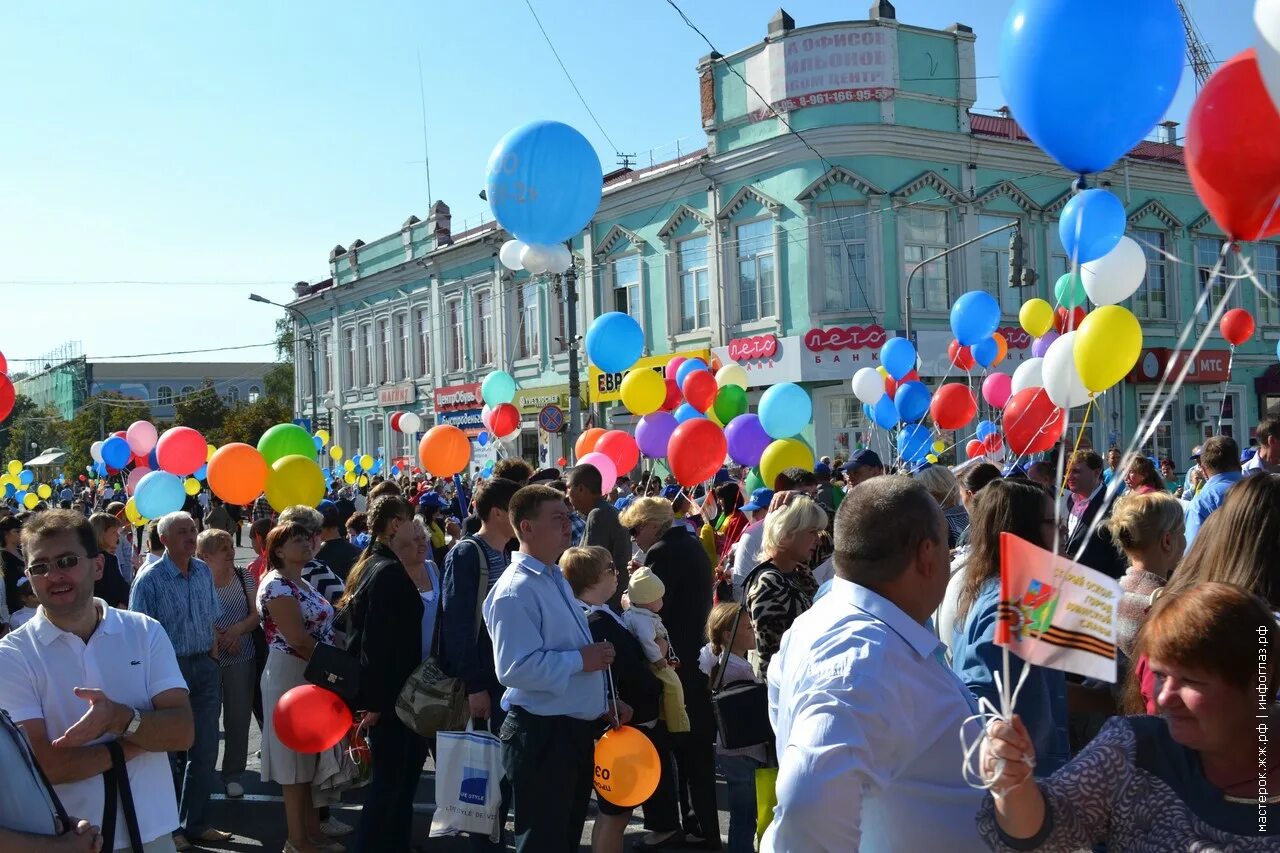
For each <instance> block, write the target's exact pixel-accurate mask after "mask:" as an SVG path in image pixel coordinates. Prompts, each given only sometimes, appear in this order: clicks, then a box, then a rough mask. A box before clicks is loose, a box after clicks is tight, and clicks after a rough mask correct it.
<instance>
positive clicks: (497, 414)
mask: <svg viewBox="0 0 1280 853" xmlns="http://www.w3.org/2000/svg"><path fill="white" fill-rule="evenodd" d="M518 429H520V410H519V409H517V408H516V407H515V406H513V405H511V404H510V403H499V404H498V405H496V406H494V407H493V413H492V414H491V415H489V432H491V433H493V434H494V435H495V436H496V437H498V438H504V437H506V436H508V435H511V433H513V432H515V431H516V430H518Z"/></svg>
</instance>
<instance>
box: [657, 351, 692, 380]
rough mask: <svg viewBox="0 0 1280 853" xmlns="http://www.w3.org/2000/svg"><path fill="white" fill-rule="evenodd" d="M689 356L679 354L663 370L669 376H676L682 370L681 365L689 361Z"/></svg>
mask: <svg viewBox="0 0 1280 853" xmlns="http://www.w3.org/2000/svg"><path fill="white" fill-rule="evenodd" d="M688 360H689V359H688V357H687V356H683V355H677V356H674V357H673V358H672V359H671V360H670V361H668V362H667V367H666V370H665V371H663V372H664V373H665V374H666V376H667V377H669V378H670V377H674V376H676V375H677V374H678V373H679V372H680V365H682V364H684V363H685V362H686V361H688Z"/></svg>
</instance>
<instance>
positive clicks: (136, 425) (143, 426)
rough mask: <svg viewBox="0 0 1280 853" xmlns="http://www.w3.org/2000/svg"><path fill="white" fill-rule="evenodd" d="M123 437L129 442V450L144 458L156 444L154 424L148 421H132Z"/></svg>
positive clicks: (156, 436)
mask: <svg viewBox="0 0 1280 853" xmlns="http://www.w3.org/2000/svg"><path fill="white" fill-rule="evenodd" d="M124 438H125V441H127V442H129V450H130V451H131V452H132V453H133V455H134V456H141V457H143V458H144V459H145V458H146V456H147V454H148V453H150V452H151V451H152V450H154V449H155V446H156V439H157V438H158V434H157V433H156V425H155V424H153V423H151V422H150V421H134V422H133V423H132V424H130V425H129V429H127V430H126V431H125V434H124Z"/></svg>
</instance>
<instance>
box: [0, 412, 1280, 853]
mask: <svg viewBox="0 0 1280 853" xmlns="http://www.w3.org/2000/svg"><path fill="white" fill-rule="evenodd" d="M1256 434H1257V439H1258V444H1257V447H1256V449H1254V450H1253V453H1252V454H1251V455H1249V456H1247V458H1245V459H1243V460H1242V458H1241V452H1240V448H1239V447H1238V446H1237V444H1236V442H1235V441H1234V440H1233V439H1232V438H1231V437H1228V436H1215V437H1213V438H1210V439H1208V440H1207V441H1206V442H1205V443H1204V444H1203V446H1201V447H1199V448H1197V449H1196V455H1195V458H1194V460H1193V467H1192V471H1193V472H1196V473H1194V474H1192V473H1189V474H1188V476H1187V477H1186V479H1185V482H1183V483H1177V482H1175V478H1174V477H1173V476H1172V474H1173V466H1172V463H1171V462H1169V460H1152V459H1147V458H1143V457H1134V458H1130V459H1124V458H1122V454H1121V453H1120V452H1119V450H1118V449H1113V451H1112V452H1109V453H1108V454H1107V458H1106V459H1104V458H1103V457H1102V456H1101V455H1099V454H1098V453H1096V452H1095V451H1093V450H1092V449H1089V448H1087V447H1086V448H1078V447H1077V448H1072V447H1065V446H1064V447H1061V448H1059V449H1057V450H1055V451H1054V452H1052V453H1050V454H1048V455H1047V456H1046V458H1044V459H1040V460H1036V461H1034V462H1031V463H1029V464H1027V465H1026V466H1025V467H1023V466H1017V465H1014V466H1010V467H1009V468H1008V469H1006V470H1001V469H1000V468H998V467H996V466H995V465H992V464H990V463H988V462H982V461H979V462H975V463H971V464H967V465H964V466H959V467H958V468H956V469H951V468H948V467H946V466H943V465H933V466H926V467H924V468H923V469H920V470H916V471H912V472H900V471H895V470H893V469H892V467H889V466H886V465H885V464H883V462H882V460H881V459H880V458H879V457H878V456H877V455H876V454H875V453H874V452H873V451H870V450H865V449H864V450H859V451H857V452H856V453H854V454H853V455H852V457H851V458H849V459H848V460H843V459H836V460H834V461H833V460H829V459H825V458H824V459H823V460H822V461H821V462H819V463H818V464H817V465H816V466H814V469H813V470H804V469H798V468H792V469H788V470H786V471H784V472H783V473H781V474H780V475H779V476H777V477H776V478H775V482H773V483H769V484H767V485H766V486H763V487H756V488H754V489H752V490H750V491H749V492H748V491H747V489H746V488H745V486H744V482H745V476H746V474H747V472H745V471H741V470H733V469H729V468H726V469H722V470H721V471H720V472H719V473H718V474H717V475H716V477H715V478H714V481H713V482H712V483H710V484H709V485H708V486H707V487H706V488H705V489H704V488H698V489H694V490H686V489H682V488H680V487H679V486H678V485H676V484H675V483H674V482H673V481H671V480H670V479H669V478H668V479H665V480H664V479H662V478H660V477H658V476H655V475H652V474H641V475H640V476H638V477H637V479H636V480H635V481H634V482H633V481H632V480H630V479H629V478H627V477H625V476H624V477H621V478H619V481H618V484H617V485H616V486H615V487H614V489H612V490H610V492H609V493H606V492H605V490H604V488H603V482H602V479H601V475H600V472H599V471H598V470H597V469H596V468H594V467H591V466H577V467H574V468H570V469H568V470H565V471H562V470H559V469H555V468H547V469H542V470H538V471H535V470H533V469H532V467H531V466H529V465H528V464H527V463H525V462H523V461H521V460H518V459H504V460H502V461H500V462H499V463H498V464H497V465H496V466H495V467H494V469H493V471H492V475H491V476H489V477H487V478H482V477H475V478H473V479H472V481H471V482H469V483H464V482H463V481H462V480H461V479H457V480H433V479H431V478H429V477H427V476H424V475H421V474H419V475H409V474H406V475H403V476H399V477H394V478H390V479H382V478H377V477H375V478H374V479H373V481H372V482H371V483H369V485H368V486H367V487H365V488H360V489H352V488H350V487H348V486H345V485H343V484H341V483H334V484H333V489H332V490H331V491H330V493H329V494H328V495H327V497H326V500H325V501H323V502H322V503H321V504H320V506H319V507H318V508H313V507H303V506H295V507H288V508H286V509H284V510H283V511H281V512H279V513H277V512H275V511H274V510H273V509H272V507H271V506H270V504H269V503H268V502H267V501H266V499H265V496H264V497H263V498H260V499H259V500H258V501H257V502H255V503H254V504H253V505H252V506H248V507H230V506H226V505H223V504H222V502H220V501H218V500H217V498H211V497H210V496H208V495H202V496H196V497H194V498H193V499H192V502H191V504H190V506H189V507H188V508H187V509H185V510H184V511H182V512H176V513H172V514H170V515H167V516H165V517H164V518H161V519H158V520H156V521H155V522H152V523H150V524H149V525H147V527H146V528H145V529H141V530H137V529H135V528H134V527H133V526H132V525H131V524H129V522H128V521H127V520H125V516H124V506H123V504H120V503H117V502H113V501H112V498H114V497H116V496H114V495H112V494H108V493H106V492H105V490H100V489H98V488H97V487H87V488H84V489H83V490H82V491H81V492H80V493H78V494H76V493H73V494H72V495H71V496H70V498H69V499H64V500H63V501H62V503H63V504H65V505H64V506H59V507H56V508H55V507H41V508H38V509H37V510H35V511H32V512H25V513H13V512H7V511H6V512H0V515H3V517H0V540H2V541H0V547H2V550H0V556H2V558H3V566H2V570H3V576H4V585H3V598H0V623H3V625H4V629H5V630H6V631H7V633H6V635H5V636H4V638H3V639H0V709H3V711H4V712H5V713H4V714H3V715H0V726H2V727H3V728H5V730H6V732H7V736H5V737H0V752H2V753H3V754H4V758H3V759H0V760H5V761H6V762H7V763H6V764H5V765H4V766H5V767H6V768H7V769H8V770H9V772H10V778H11V780H16V783H15V784H9V785H6V786H4V792H3V793H0V849H3V850H5V851H11V850H12V851H26V850H40V851H45V850H97V849H101V847H103V846H104V845H105V846H106V847H108V848H114V849H117V850H126V849H131V850H134V851H146V853H160V851H172V850H179V851H185V850H189V849H193V848H195V847H198V846H200V845H202V844H221V843H225V842H227V841H229V840H232V834H231V832H229V831H226V830H225V829H222V828H219V827H215V826H213V825H211V823H210V820H209V808H208V806H209V802H210V798H211V795H212V794H213V793H214V792H216V791H217V792H221V793H223V794H224V795H225V796H226V797H227V798H228V799H229V800H232V801H234V800H236V799H238V798H241V797H243V796H244V794H245V790H244V786H243V776H244V773H245V772H246V766H247V759H248V750H249V736H250V732H251V728H250V727H251V720H256V721H257V726H258V727H259V729H260V731H261V734H262V737H261V744H262V748H261V754H260V761H261V773H260V775H261V778H262V780H263V781H266V782H271V783H276V784H279V785H280V787H281V790H282V792H283V805H284V808H283V815H282V817H283V823H284V826H285V828H286V834H287V841H286V843H285V847H284V850H285V851H286V853H336V851H341V850H344V849H350V850H355V851H362V852H363V853H381V851H408V850H413V849H423V848H425V849H429V848H430V846H431V843H430V841H429V840H427V839H425V838H415V837H413V832H412V827H413V823H412V818H413V805H414V795H415V792H416V789H417V786H418V782H419V779H420V777H421V775H422V773H423V769H424V767H425V766H426V762H427V759H428V758H429V757H431V756H433V755H434V753H435V742H434V739H433V738H430V737H424V736H423V735H420V734H419V733H418V732H417V731H415V729H414V728H412V727H410V726H408V725H406V723H405V722H404V721H403V720H402V719H401V717H400V715H398V714H397V713H396V709H395V708H396V702H397V697H398V696H399V695H400V693H401V691H402V688H403V687H404V685H405V683H406V681H407V680H408V679H409V678H410V677H411V675H412V674H413V673H414V672H415V670H417V669H418V668H419V666H420V665H421V664H423V662H424V661H425V660H427V659H428V658H430V657H434V658H435V659H437V660H438V661H439V662H440V665H441V667H442V669H443V670H444V671H446V672H447V673H448V674H449V675H450V676H453V677H456V678H457V679H459V680H460V681H461V683H462V685H463V687H464V690H465V693H466V705H467V708H466V713H467V715H468V716H469V717H470V718H471V720H472V723H473V724H474V726H475V727H476V728H477V729H479V730H488V731H490V732H492V733H493V734H495V735H496V736H497V737H498V739H499V740H500V742H501V745H502V766H503V771H504V774H503V778H502V780H501V783H500V786H499V790H500V797H501V810H500V814H499V821H498V823H499V827H500V831H499V833H498V834H497V836H496V840H495V839H494V837H490V836H480V835H476V836H473V837H472V838H471V839H470V842H469V843H470V844H471V845H472V846H473V847H474V848H475V849H480V850H500V849H505V844H506V843H507V842H508V841H512V842H514V844H515V847H516V849H517V850H521V851H565V850H575V849H577V847H578V844H579V839H580V837H581V835H582V832H583V828H584V825H585V822H586V820H587V817H588V814H589V811H590V808H591V800H592V791H593V777H594V774H595V771H596V767H595V761H594V748H595V743H596V741H597V739H598V738H600V737H601V735H602V734H603V733H604V732H605V731H606V730H607V729H608V728H609V727H612V726H616V725H623V724H625V725H630V726H632V727H634V728H636V729H637V730H638V731H639V732H641V733H643V735H644V737H645V738H646V739H648V741H649V742H650V743H651V744H652V745H653V747H654V750H655V751H656V753H657V755H658V758H659V765H660V768H661V773H660V776H659V779H658V782H657V787H656V790H655V791H654V792H653V794H652V795H651V796H650V797H649V798H648V799H647V800H645V801H644V803H643V804H641V806H640V808H641V811H642V813H643V820H644V827H645V830H646V833H645V835H644V837H643V838H641V839H640V840H639V841H638V845H637V846H638V847H639V848H640V849H660V848H670V849H721V848H722V847H727V849H728V850H730V851H733V853H746V852H747V851H752V850H755V849H762V850H771V851H796V853H809V851H819V850H833V851H834V850H858V849H861V850H875V851H915V850H957V851H963V850H986V849H994V850H1045V851H1068V850H1076V849H1088V848H1091V847H1097V846H1099V845H1105V849H1107V850H1108V851H1148V850H1150V851H1156V850H1160V851H1166V850H1183V849H1206V850H1208V849H1213V850H1231V851H1236V850H1262V849H1268V845H1269V844H1270V842H1268V841H1267V840H1266V833H1265V832H1264V830H1265V829H1266V823H1265V816H1266V812H1267V807H1268V805H1269V804H1272V803H1280V797H1277V796H1273V795H1271V794H1270V793H1268V792H1267V790H1266V787H1265V785H1266V778H1265V768H1260V767H1259V766H1258V755H1257V749H1258V746H1259V737H1258V732H1259V731H1263V729H1260V728H1259V720H1260V719H1261V720H1263V722H1264V723H1266V722H1267V720H1268V719H1270V720H1271V722H1274V720H1273V719H1271V717H1269V715H1273V714H1274V711H1275V698H1276V693H1275V679H1274V677H1273V672H1272V670H1271V669H1270V668H1269V667H1268V664H1267V662H1266V660H1265V656H1263V657H1260V656H1259V655H1258V649H1259V646H1260V643H1265V641H1266V640H1267V638H1269V637H1275V636H1280V633H1277V631H1278V629H1277V625H1276V617H1275V613H1276V611H1277V610H1280V557H1278V556H1277V549H1276V548H1275V547H1274V543H1275V542H1276V541H1280V540H1277V538H1276V537H1277V536H1280V420H1278V419H1277V418H1276V417H1275V416H1273V415H1268V416H1266V417H1265V418H1264V419H1263V420H1262V421H1261V422H1260V423H1259V424H1258V425H1257V430H1256ZM245 527H247V528H248V533H247V538H248V542H249V544H250V545H251V546H252V548H253V550H254V552H255V553H256V554H257V557H256V559H254V560H253V561H252V562H251V563H249V564H247V565H244V566H239V565H237V561H236V548H237V546H238V545H239V543H240V541H242V535H243V528H245ZM1003 533H1010V534H1013V535H1015V536H1017V537H1019V538H1021V539H1023V540H1025V541H1027V542H1030V543H1032V544H1034V545H1037V546H1040V547H1042V548H1044V549H1047V550H1055V549H1056V550H1057V551H1058V552H1059V553H1062V554H1064V555H1067V556H1069V557H1071V558H1073V559H1076V560H1078V561H1079V562H1080V563H1082V564H1084V565H1086V566H1088V567H1090V568H1093V569H1096V570H1098V571H1100V572H1103V573H1105V574H1107V575H1110V576H1111V577H1114V578H1118V579H1119V582H1120V585H1121V588H1122V590H1123V596H1122V600H1121V601H1120V602H1119V605H1118V608H1117V638H1116V639H1117V646H1118V648H1119V650H1120V660H1119V664H1118V671H1119V673H1120V674H1121V678H1120V681H1119V682H1118V683H1117V684H1115V685H1109V684H1102V683H1097V682H1094V681H1091V680H1087V679H1079V678H1076V677H1074V676H1070V675H1067V674H1065V673H1063V672H1061V671H1059V670H1054V669H1048V668H1044V667H1039V666H1031V665H1028V664H1024V663H1022V662H1021V661H1020V660H1019V659H1018V658H1017V657H1016V656H1007V655H1005V654H1003V653H1002V649H1001V648H1000V647H999V646H998V645H997V643H996V639H995V634H996V624H997V621H998V616H999V613H1000V609H1001V607H1002V605H1003V604H1004V602H1003V601H1002V595H1001V589H1000V566H1001V547H1002V545H1001V535H1002V534H1003ZM1264 648H1265V647H1264ZM335 650H336V652H337V653H339V654H345V655H347V656H349V657H350V659H351V660H352V661H353V663H352V666H354V667H356V668H357V669H358V671H359V678H358V690H357V691H356V692H355V693H354V695H351V696H349V697H344V698H346V699H347V700H348V701H349V704H350V705H351V707H352V708H353V710H354V711H355V712H356V718H357V720H359V731H358V733H357V736H360V735H364V736H367V741H368V746H369V755H370V756H371V764H372V769H371V775H370V776H369V777H368V778H367V779H361V775H362V769H361V767H360V765H359V762H356V761H353V760H352V752H353V750H352V749H351V748H350V744H349V743H348V742H347V741H346V740H344V742H343V743H340V744H338V745H336V746H334V747H333V748H331V749H329V750H327V751H324V752H319V753H310V752H306V753H304V752H298V751H296V750H295V749H293V748H291V747H290V746H289V744H288V742H287V741H288V740H289V739H288V738H284V739H282V738H281V736H280V734H279V732H278V731H277V725H276V717H277V703H278V702H279V700H280V698H281V697H282V696H283V695H284V694H286V693H287V692H288V691H289V690H291V689H292V688H295V687H298V686H300V685H303V684H306V683H307V681H308V676H307V672H308V665H309V664H310V663H311V662H313V660H315V661H317V662H319V661H320V660H321V659H322V657H323V655H324V654H328V653H331V652H333V651H335ZM1024 667H1026V668H1027V670H1028V671H1027V672H1026V673H1025V675H1024V674H1023V673H1022V669H1023V668H1024ZM997 675H999V676H1000V677H1001V678H1012V679H1015V680H1018V679H1020V677H1021V680H1022V681H1023V686H1022V689H1021V691H1020V693H1019V698H1018V702H1017V706H1016V708H1015V711H1016V714H1015V715H1014V716H1013V717H1012V718H1010V719H997V720H992V721H991V722H990V723H989V725H987V726H986V727H985V729H984V727H983V724H982V723H981V722H980V719H981V717H980V715H979V714H978V702H979V700H980V699H986V700H988V701H990V702H992V703H994V704H996V705H997V706H998V704H999V701H998V700H999V693H1000V685H999V681H998V679H997ZM753 685H754V688H753ZM753 690H754V692H752V691H753ZM744 691H745V692H744ZM731 692H732V693H733V694H734V695H735V696H746V695H748V694H750V696H751V697H758V698H751V699H750V701H758V703H759V712H760V715H761V717H762V718H763V717H764V715H766V714H767V719H768V725H767V726H765V727H764V729H763V730H761V731H758V732H756V733H755V734H754V735H752V734H749V733H748V734H746V735H744V734H743V731H744V729H743V726H742V725H741V722H742V721H741V720H735V719H726V718H725V714H726V713H728V712H727V711H726V710H725V709H727V708H741V707H742V706H741V705H730V704H728V703H727V702H722V698H723V697H725V696H727V695H729V693H731ZM975 727H976V729H977V730H976V731H973V730H974V728H975ZM966 729H967V730H968V731H969V735H970V736H971V737H981V748H980V750H979V753H978V755H977V756H976V759H975V762H976V766H977V772H978V774H979V776H980V777H981V778H982V779H983V780H985V785H983V786H976V785H974V784H971V782H972V779H971V778H969V777H967V776H966V774H965V758H966V757H965V755H964V754H963V751H962V744H961V737H960V733H961V731H962V730H966ZM220 740H221V743H222V750H221V753H222V758H221V763H220V766H219V762H218V755H219V746H218V745H219V741H220ZM718 776H720V777H722V778H723V779H724V782H725V784H726V787H727V794H728V797H727V800H728V806H729V808H728V811H729V821H728V825H727V826H722V825H721V823H720V817H719V812H718V809H717V795H716V786H717V777H718ZM362 781H363V782H367V785H366V787H365V789H364V792H363V795H362V797H361V799H362V806H361V810H360V813H359V819H358V821H357V823H356V825H355V826H349V825H347V824H345V823H343V822H342V821H340V820H338V819H337V818H336V817H335V816H334V815H333V814H331V813H330V811H329V807H331V806H333V805H334V804H336V803H338V802H339V801H340V800H341V798H342V795H343V793H344V792H345V791H346V790H348V789H349V788H352V787H355V786H356V785H358V784H360V783H361V782H362ZM595 799H596V815H595V818H594V823H593V828H592V832H591V847H592V849H593V850H594V851H598V853H614V851H621V850H622V849H624V834H625V832H626V829H627V827H628V825H629V824H630V822H631V820H632V815H633V809H631V808H625V807H622V806H619V805H616V804H614V803H612V802H610V801H609V800H608V799H606V798H605V797H603V796H600V795H599V794H597V795H596V798H595ZM508 818H510V822H508ZM508 823H509V824H510V826H511V827H512V830H511V832H510V833H508V832H507V831H506V829H505V827H506V826H508Z"/></svg>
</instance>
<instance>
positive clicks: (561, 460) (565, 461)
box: [556, 456, 569, 468]
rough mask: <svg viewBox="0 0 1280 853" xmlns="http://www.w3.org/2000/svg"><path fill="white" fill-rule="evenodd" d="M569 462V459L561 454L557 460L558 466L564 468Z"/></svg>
mask: <svg viewBox="0 0 1280 853" xmlns="http://www.w3.org/2000/svg"><path fill="white" fill-rule="evenodd" d="M568 463H569V460H568V459H565V458H564V457H563V456H561V457H560V458H559V459H557V460H556V467H559V468H563V467H564V466H565V465H567V464H568Z"/></svg>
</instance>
